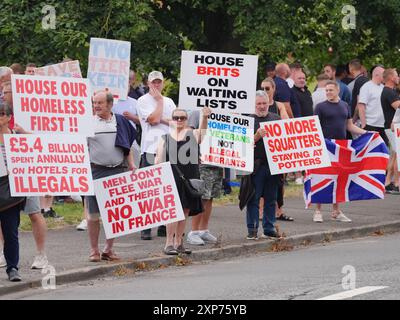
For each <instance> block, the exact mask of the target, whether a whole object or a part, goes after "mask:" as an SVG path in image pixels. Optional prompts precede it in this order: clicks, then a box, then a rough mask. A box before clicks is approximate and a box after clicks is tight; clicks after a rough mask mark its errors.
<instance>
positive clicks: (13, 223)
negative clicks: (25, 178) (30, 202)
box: [0, 205, 21, 273]
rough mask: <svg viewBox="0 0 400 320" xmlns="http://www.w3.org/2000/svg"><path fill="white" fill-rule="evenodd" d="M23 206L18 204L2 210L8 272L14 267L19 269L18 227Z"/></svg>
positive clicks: (0, 216) (2, 228)
mask: <svg viewBox="0 0 400 320" xmlns="http://www.w3.org/2000/svg"><path fill="white" fill-rule="evenodd" d="M20 211H21V206H20V205H17V206H14V207H12V208H9V209H7V210H5V211H2V212H0V223H1V230H2V231H3V237H4V257H5V258H6V262H7V270H6V271H7V273H8V272H10V270H11V269H12V268H15V269H17V270H18V262H19V242H18V227H19V222H20Z"/></svg>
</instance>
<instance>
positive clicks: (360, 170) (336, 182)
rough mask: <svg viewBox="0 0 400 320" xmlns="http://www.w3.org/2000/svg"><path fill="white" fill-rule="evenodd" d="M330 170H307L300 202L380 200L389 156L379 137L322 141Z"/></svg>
mask: <svg viewBox="0 0 400 320" xmlns="http://www.w3.org/2000/svg"><path fill="white" fill-rule="evenodd" d="M325 143H326V147H327V149H328V153H329V157H330V159H331V166H330V167H326V168H318V169H312V170H309V171H308V172H307V173H306V178H305V180H304V199H305V201H306V205H307V206H309V205H310V204H311V203H339V202H348V201H355V200H368V199H383V198H384V194H385V175H386V167H387V164H388V159H389V153H388V149H387V147H386V145H385V143H384V142H383V140H382V138H381V137H380V136H379V133H376V132H367V133H365V134H363V135H361V136H360V137H359V138H357V139H356V140H330V139H325Z"/></svg>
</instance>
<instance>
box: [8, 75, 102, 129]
mask: <svg viewBox="0 0 400 320" xmlns="http://www.w3.org/2000/svg"><path fill="white" fill-rule="evenodd" d="M11 81H12V90H13V102H14V116H15V122H16V123H18V125H20V126H21V127H22V128H24V129H25V130H26V131H28V132H32V133H65V134H82V135H86V136H93V135H94V126H93V111H92V103H91V101H90V87H89V81H88V80H87V79H78V78H63V77H44V76H43V77H42V76H26V75H12V77H11Z"/></svg>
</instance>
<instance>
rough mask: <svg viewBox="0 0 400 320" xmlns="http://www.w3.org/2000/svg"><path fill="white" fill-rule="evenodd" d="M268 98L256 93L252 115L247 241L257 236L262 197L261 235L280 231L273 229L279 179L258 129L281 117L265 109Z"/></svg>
mask: <svg viewBox="0 0 400 320" xmlns="http://www.w3.org/2000/svg"><path fill="white" fill-rule="evenodd" d="M268 107H269V98H268V95H267V94H266V93H265V92H264V91H261V90H259V91H257V92H256V109H255V114H254V115H252V116H253V117H254V132H255V134H254V143H255V146H254V172H253V174H252V175H251V180H252V184H253V186H254V189H255V193H254V195H253V196H252V197H251V198H250V200H249V201H248V202H247V213H246V223H247V229H248V235H247V239H248V240H256V239H257V238H258V236H257V232H258V225H259V205H260V198H261V197H263V198H264V209H263V219H262V226H263V230H264V232H263V234H262V235H261V237H262V238H275V239H276V238H279V234H278V233H277V232H276V230H275V226H274V223H275V210H276V199H277V193H278V183H279V179H278V176H277V175H274V176H273V175H271V172H270V169H269V165H268V160H267V154H266V152H265V148H264V143H263V139H262V138H263V137H264V135H265V129H262V128H260V123H262V122H266V121H274V120H280V119H281V118H280V117H279V116H278V115H277V114H275V113H270V112H268Z"/></svg>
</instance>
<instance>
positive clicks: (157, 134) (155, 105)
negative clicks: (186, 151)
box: [137, 71, 176, 240]
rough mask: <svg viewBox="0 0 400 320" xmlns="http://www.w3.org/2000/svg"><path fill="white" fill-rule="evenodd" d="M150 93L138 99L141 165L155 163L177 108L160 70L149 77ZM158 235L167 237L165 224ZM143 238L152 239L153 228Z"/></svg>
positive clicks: (143, 233) (146, 165)
mask: <svg viewBox="0 0 400 320" xmlns="http://www.w3.org/2000/svg"><path fill="white" fill-rule="evenodd" d="M148 84H149V93H146V94H145V95H144V96H141V97H140V98H139V99H138V104H137V111H138V116H139V120H140V125H141V126H142V141H141V161H140V167H141V168H143V167H148V166H151V165H153V164H154V159H155V155H156V152H157V145H158V141H159V140H160V139H161V136H162V135H164V134H167V133H168V132H169V121H170V120H171V118H172V111H173V110H174V109H175V108H176V106H175V103H174V102H173V101H172V99H170V98H168V97H164V96H163V95H162V94H161V92H162V90H163V87H164V77H163V75H162V73H161V72H160V71H152V72H150V73H149V77H148ZM157 234H158V236H162V237H165V235H166V231H165V226H161V227H159V228H158V232H157ZM141 238H142V240H151V229H148V230H144V231H142V233H141Z"/></svg>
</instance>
